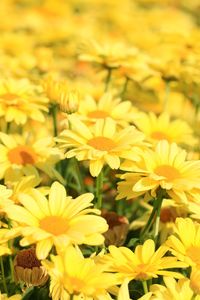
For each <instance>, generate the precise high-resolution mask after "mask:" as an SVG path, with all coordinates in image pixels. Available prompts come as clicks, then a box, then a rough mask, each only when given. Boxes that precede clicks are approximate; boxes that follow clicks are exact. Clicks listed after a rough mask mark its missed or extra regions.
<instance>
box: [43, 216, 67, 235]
mask: <svg viewBox="0 0 200 300" xmlns="http://www.w3.org/2000/svg"><path fill="white" fill-rule="evenodd" d="M40 228H41V229H43V230H45V231H47V232H49V233H51V234H53V235H56V236H57V235H61V234H64V233H66V231H67V230H68V228H69V224H68V221H67V220H66V219H64V218H62V217H60V216H48V217H45V218H44V219H42V220H40Z"/></svg>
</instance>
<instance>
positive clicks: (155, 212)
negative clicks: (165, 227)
mask: <svg viewBox="0 0 200 300" xmlns="http://www.w3.org/2000/svg"><path fill="white" fill-rule="evenodd" d="M163 197H164V191H163V190H162V189H159V190H158V192H157V197H156V198H155V199H154V206H153V210H152V212H151V215H150V217H149V220H148V222H147V224H146V226H145V227H144V229H143V230H142V232H141V234H140V238H142V237H143V236H144V234H145V233H146V232H147V231H148V230H149V229H150V228H151V226H152V223H153V221H154V220H155V216H156V221H155V227H154V237H155V239H156V238H157V236H158V231H159V224H160V210H161V206H162V201H163Z"/></svg>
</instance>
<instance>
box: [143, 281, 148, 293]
mask: <svg viewBox="0 0 200 300" xmlns="http://www.w3.org/2000/svg"><path fill="white" fill-rule="evenodd" d="M142 285H143V290H144V293H145V294H147V293H148V292H149V290H148V286H147V281H146V280H143V281H142Z"/></svg>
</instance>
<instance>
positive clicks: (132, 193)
mask: <svg viewBox="0 0 200 300" xmlns="http://www.w3.org/2000/svg"><path fill="white" fill-rule="evenodd" d="M186 156H187V153H186V151H185V150H182V149H180V148H179V147H178V146H177V144H175V143H172V144H169V143H168V142H167V141H166V140H162V141H160V142H158V144H157V145H156V148H155V150H150V149H148V150H146V151H143V152H141V160H140V161H137V162H130V161H127V162H124V163H123V164H122V166H121V168H122V169H123V170H128V171H131V173H125V174H123V175H122V176H121V178H122V179H124V180H125V181H124V182H123V181H122V182H120V183H119V185H118V191H119V194H120V195H121V196H123V197H132V198H133V197H137V196H138V195H141V194H144V193H146V192H148V191H149V192H151V195H152V196H155V191H156V189H157V188H158V187H161V188H162V189H164V190H166V192H167V194H168V196H169V197H170V198H172V199H174V200H175V201H177V202H178V203H182V204H187V202H188V200H189V199H190V200H191V198H192V196H193V191H194V189H196V190H197V191H198V192H199V180H200V161H199V160H196V161H195V160H191V161H189V160H188V161H187V160H186ZM138 176H140V179H138ZM131 180H132V182H133V184H132V186H131ZM130 188H131V190H130ZM121 189H122V192H121ZM126 189H127V190H126ZM118 198H119V196H118Z"/></svg>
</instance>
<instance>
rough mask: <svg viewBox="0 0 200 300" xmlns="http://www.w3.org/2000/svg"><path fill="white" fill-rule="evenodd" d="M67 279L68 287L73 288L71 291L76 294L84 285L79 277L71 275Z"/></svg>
mask: <svg viewBox="0 0 200 300" xmlns="http://www.w3.org/2000/svg"><path fill="white" fill-rule="evenodd" d="M69 281H70V288H72V289H73V292H74V294H76V295H78V294H79V293H80V292H81V289H82V288H83V287H85V282H84V281H83V280H81V279H79V278H76V277H71V278H70V280H69Z"/></svg>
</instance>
